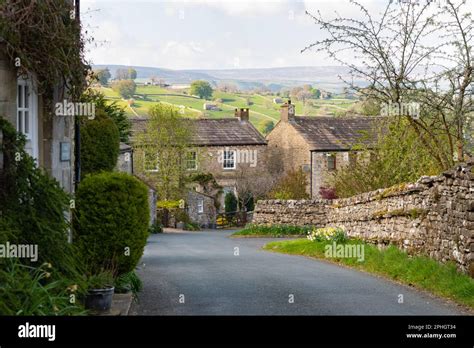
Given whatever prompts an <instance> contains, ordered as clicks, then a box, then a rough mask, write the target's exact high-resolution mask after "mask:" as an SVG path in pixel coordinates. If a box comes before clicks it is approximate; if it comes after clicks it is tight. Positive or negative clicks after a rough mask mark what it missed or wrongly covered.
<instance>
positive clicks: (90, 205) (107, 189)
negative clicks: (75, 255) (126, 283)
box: [74, 172, 150, 276]
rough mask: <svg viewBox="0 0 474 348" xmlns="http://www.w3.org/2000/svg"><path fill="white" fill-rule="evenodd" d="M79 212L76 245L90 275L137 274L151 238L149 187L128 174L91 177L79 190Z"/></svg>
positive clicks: (104, 173)
mask: <svg viewBox="0 0 474 348" xmlns="http://www.w3.org/2000/svg"><path fill="white" fill-rule="evenodd" d="M76 208H77V209H76V216H75V219H74V241H75V243H76V244H77V247H78V249H79V253H80V255H81V257H82V259H83V261H84V264H85V266H86V268H87V271H88V272H89V273H90V274H94V273H97V272H100V271H103V270H110V271H112V272H113V273H114V275H115V276H117V275H120V274H124V273H127V272H131V271H133V270H134V269H135V267H136V265H137V264H138V262H139V260H140V258H141V256H142V254H143V250H144V248H145V244H146V240H147V237H148V234H149V230H148V222H149V216H150V213H149V212H150V209H149V205H148V190H147V188H146V186H145V185H144V184H143V183H142V182H140V181H139V180H138V179H137V178H135V177H133V176H131V175H128V174H126V173H114V172H103V173H100V174H95V175H88V176H86V178H85V179H84V180H83V181H82V182H81V184H80V185H79V188H78V190H77V193H76Z"/></svg>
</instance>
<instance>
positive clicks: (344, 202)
mask: <svg viewBox="0 0 474 348" xmlns="http://www.w3.org/2000/svg"><path fill="white" fill-rule="evenodd" d="M253 223H256V224H291V225H314V226H318V227H324V226H333V227H343V228H344V229H345V231H346V232H347V233H348V235H349V236H351V237H356V238H361V239H363V240H366V241H368V242H371V243H374V244H377V245H387V244H394V245H397V246H398V247H400V248H401V249H403V250H406V251H407V252H408V253H409V254H417V255H419V254H423V255H429V256H430V257H432V258H434V259H436V260H439V261H442V262H445V261H448V260H451V261H454V262H456V264H457V266H458V268H459V269H461V270H462V271H464V272H466V273H469V274H470V275H471V276H472V277H474V262H473V259H474V166H473V163H469V164H468V165H460V166H459V167H457V168H456V169H454V170H451V171H447V172H445V173H443V174H442V175H440V176H437V177H422V178H421V179H420V180H418V181H417V182H416V183H414V184H404V185H399V186H396V187H392V188H388V189H380V190H377V191H373V192H368V193H364V194H361V195H357V196H354V197H350V198H345V199H336V200H331V201H328V200H306V201H279V200H268V201H259V202H258V203H257V206H256V208H255V215H254V220H253Z"/></svg>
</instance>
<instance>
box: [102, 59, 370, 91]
mask: <svg viewBox="0 0 474 348" xmlns="http://www.w3.org/2000/svg"><path fill="white" fill-rule="evenodd" d="M105 67H108V68H109V69H110V71H111V73H112V76H115V72H116V71H117V69H119V68H128V67H129V66H125V65H95V66H93V68H94V69H100V68H105ZM132 68H134V69H135V70H137V78H139V79H147V78H150V77H152V76H157V77H159V78H162V79H164V80H165V81H166V82H167V83H170V84H185V83H190V82H191V81H194V80H206V81H208V82H210V83H212V84H214V85H216V84H218V83H222V82H230V83H234V84H235V85H237V86H238V87H239V89H241V90H250V89H254V88H259V87H264V86H265V87H267V88H270V89H271V90H272V91H278V90H280V89H281V88H282V87H294V86H298V85H302V84H313V85H317V86H318V87H319V88H322V89H326V90H328V91H332V92H339V91H341V90H342V88H343V87H344V86H345V85H344V83H343V82H342V81H341V80H340V79H339V77H338V76H339V75H341V76H342V77H343V78H344V79H346V80H349V71H348V69H346V68H343V67H337V66H323V67H287V68H266V69H222V70H172V69H163V68H153V67H139V66H132ZM359 83H360V85H363V82H362V81H360V82H359Z"/></svg>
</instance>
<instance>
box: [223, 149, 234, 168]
mask: <svg viewBox="0 0 474 348" xmlns="http://www.w3.org/2000/svg"><path fill="white" fill-rule="evenodd" d="M223 166H224V169H235V151H224V162H223Z"/></svg>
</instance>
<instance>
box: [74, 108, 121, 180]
mask: <svg viewBox="0 0 474 348" xmlns="http://www.w3.org/2000/svg"><path fill="white" fill-rule="evenodd" d="M119 146H120V135H119V131H118V128H117V126H116V125H115V123H114V121H112V119H111V118H110V117H109V116H107V114H106V113H105V112H104V111H103V110H100V109H99V110H97V111H96V116H95V118H94V119H93V120H89V119H83V120H82V128H81V169H82V173H81V174H82V176H83V177H84V176H85V175H86V174H90V173H96V172H100V171H103V170H105V171H111V170H113V169H114V168H115V165H116V164H117V158H118V155H119Z"/></svg>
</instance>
